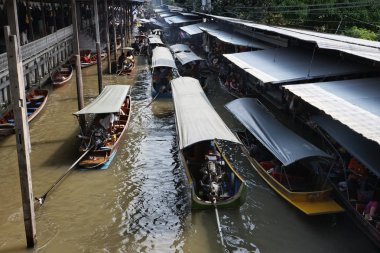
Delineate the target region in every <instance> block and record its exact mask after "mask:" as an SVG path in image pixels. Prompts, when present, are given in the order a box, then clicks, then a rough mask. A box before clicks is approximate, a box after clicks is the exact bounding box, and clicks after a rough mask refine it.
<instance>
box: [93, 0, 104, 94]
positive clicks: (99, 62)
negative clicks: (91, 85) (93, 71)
mask: <svg viewBox="0 0 380 253" xmlns="http://www.w3.org/2000/svg"><path fill="white" fill-rule="evenodd" d="M93 3H94V19H95V36H96V55H97V56H96V60H97V66H98V89H99V94H100V93H101V92H102V90H103V75H102V58H101V56H100V53H101V49H100V32H99V12H98V0H94V1H93Z"/></svg>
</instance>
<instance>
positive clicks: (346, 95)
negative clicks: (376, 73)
mask: <svg viewBox="0 0 380 253" xmlns="http://www.w3.org/2000/svg"><path fill="white" fill-rule="evenodd" d="M283 87H284V88H285V89H287V90H289V91H290V92H292V93H293V94H295V95H296V96H298V97H300V98H301V99H303V100H304V101H306V102H307V103H309V104H311V105H313V106H314V107H316V108H318V109H319V110H322V111H324V112H325V113H326V114H328V115H331V117H332V118H334V119H336V120H338V121H340V122H341V123H342V124H344V125H346V126H348V127H349V128H351V129H352V130H354V131H355V132H357V133H359V134H361V135H363V136H364V137H366V138H367V139H369V140H373V141H375V142H377V143H378V144H380V127H379V126H380V78H366V79H354V80H343V81H333V82H322V83H310V84H297V85H285V86H283Z"/></svg>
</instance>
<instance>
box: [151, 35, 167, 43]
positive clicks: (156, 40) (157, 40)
mask: <svg viewBox="0 0 380 253" xmlns="http://www.w3.org/2000/svg"><path fill="white" fill-rule="evenodd" d="M148 40H149V44H160V45H164V43H163V42H162V40H161V38H160V36H158V35H155V34H149V36H148Z"/></svg>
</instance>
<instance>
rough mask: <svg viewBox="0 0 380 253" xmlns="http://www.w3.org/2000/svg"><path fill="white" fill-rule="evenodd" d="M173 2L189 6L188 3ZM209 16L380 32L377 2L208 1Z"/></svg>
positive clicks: (351, 33) (328, 29) (353, 33)
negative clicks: (209, 4)
mask: <svg viewBox="0 0 380 253" xmlns="http://www.w3.org/2000/svg"><path fill="white" fill-rule="evenodd" d="M175 2H176V3H178V4H181V5H183V6H187V7H188V6H191V7H192V4H193V1H192V0H176V1H175ZM198 2H199V4H197V8H199V7H200V2H201V1H200V0H198V1H197V3H198ZM212 13H213V14H216V15H221V16H229V17H235V18H241V19H247V20H252V21H255V22H258V23H264V24H270V25H281V26H291V27H297V28H304V29H308V30H316V31H321V32H329V33H343V34H347V35H349V36H359V35H360V37H361V38H364V37H365V38H374V36H373V34H379V32H380V1H379V0H212ZM355 26H356V28H354V27H355ZM367 31H368V32H367ZM371 32H372V33H371ZM363 36H364V37H363ZM377 39H378V38H377Z"/></svg>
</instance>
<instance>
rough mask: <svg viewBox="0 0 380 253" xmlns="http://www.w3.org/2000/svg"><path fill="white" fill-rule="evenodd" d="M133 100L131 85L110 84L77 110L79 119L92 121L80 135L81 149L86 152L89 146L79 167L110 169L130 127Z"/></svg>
mask: <svg viewBox="0 0 380 253" xmlns="http://www.w3.org/2000/svg"><path fill="white" fill-rule="evenodd" d="M131 102H132V101H131V96H130V86H129V85H108V86H106V87H105V88H104V90H103V91H102V93H101V94H100V95H99V96H98V97H97V98H96V99H95V100H94V101H93V102H92V103H91V104H89V105H87V106H86V107H85V108H83V109H82V110H80V111H78V112H76V113H74V115H76V116H78V119H79V115H86V117H87V119H88V120H89V121H91V124H90V125H89V127H86V129H81V133H80V134H79V136H78V137H79V138H81V140H82V141H81V145H80V148H79V151H80V152H81V153H84V152H86V151H88V150H89V149H90V151H89V152H88V153H87V155H85V156H84V157H83V158H82V160H81V161H80V162H79V167H81V168H86V169H106V168H108V166H109V165H110V163H111V161H112V159H113V158H114V156H115V154H116V152H117V150H118V147H119V145H120V140H121V138H122V136H123V135H124V133H125V132H126V130H127V127H128V123H129V119H130V111H131ZM91 119H92V120H91Z"/></svg>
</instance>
